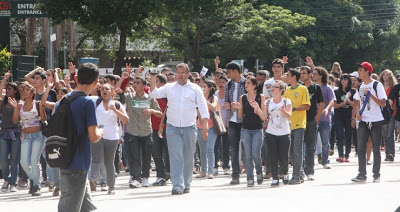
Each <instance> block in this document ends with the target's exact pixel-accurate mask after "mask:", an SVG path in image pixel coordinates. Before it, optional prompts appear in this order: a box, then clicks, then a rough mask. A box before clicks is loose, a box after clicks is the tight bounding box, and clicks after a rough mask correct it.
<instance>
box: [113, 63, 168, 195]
mask: <svg viewBox="0 0 400 212" xmlns="http://www.w3.org/2000/svg"><path fill="white" fill-rule="evenodd" d="M143 71H144V67H140V68H139V70H138V71H137V74H138V73H141V72H143ZM129 73H130V70H127V71H126V72H124V73H123V74H122V77H121V80H120V81H118V82H117V85H116V88H119V87H120V86H121V83H122V81H125V80H126V79H128V78H129V77H130V76H129ZM146 84H147V82H146V80H145V79H144V78H142V77H135V79H134V81H133V89H134V90H135V93H134V94H133V93H124V99H125V102H126V103H127V105H126V107H127V109H128V116H129V122H128V124H129V125H128V131H127V132H126V133H125V137H124V142H125V145H126V151H127V153H128V163H129V173H130V176H131V180H132V181H129V187H130V188H140V187H142V186H144V187H149V186H150V182H149V177H150V168H151V164H150V163H151V151H152V145H153V139H152V132H153V130H152V128H151V115H152V114H154V115H156V116H157V117H161V116H162V112H161V108H160V106H159V105H158V102H157V101H156V99H154V98H152V97H150V96H149V95H148V94H147V93H145V87H146Z"/></svg>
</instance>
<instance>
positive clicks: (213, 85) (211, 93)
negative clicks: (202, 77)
mask: <svg viewBox="0 0 400 212" xmlns="http://www.w3.org/2000/svg"><path fill="white" fill-rule="evenodd" d="M204 84H206V85H207V87H208V88H209V89H210V91H209V92H208V97H207V99H210V102H211V103H213V102H214V98H211V97H213V96H214V94H215V91H216V90H217V84H216V83H215V82H214V81H212V80H206V81H204Z"/></svg>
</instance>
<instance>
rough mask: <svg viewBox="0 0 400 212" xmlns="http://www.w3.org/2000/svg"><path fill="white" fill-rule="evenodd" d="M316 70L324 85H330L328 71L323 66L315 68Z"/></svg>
mask: <svg viewBox="0 0 400 212" xmlns="http://www.w3.org/2000/svg"><path fill="white" fill-rule="evenodd" d="M314 70H316V71H317V72H318V74H319V75H321V82H322V84H324V85H326V84H328V76H329V74H328V71H327V70H326V69H325V68H324V67H322V66H317V67H315V68H314Z"/></svg>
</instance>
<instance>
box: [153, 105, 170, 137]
mask: <svg viewBox="0 0 400 212" xmlns="http://www.w3.org/2000/svg"><path fill="white" fill-rule="evenodd" d="M157 102H158V105H159V106H160V108H161V111H162V112H163V113H164V111H165V109H167V100H166V99H157ZM160 122H161V118H158V117H157V116H155V115H151V126H152V128H153V130H158V128H159V127H160ZM166 126H167V125H166V124H164V127H163V129H164V130H165V128H166Z"/></svg>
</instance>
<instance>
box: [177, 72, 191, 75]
mask: <svg viewBox="0 0 400 212" xmlns="http://www.w3.org/2000/svg"><path fill="white" fill-rule="evenodd" d="M175 74H176V75H185V74H188V73H187V72H182V73H179V72H176V73H175Z"/></svg>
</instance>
